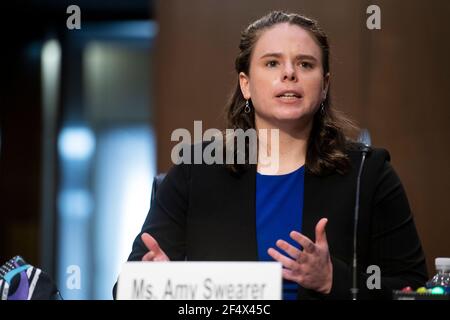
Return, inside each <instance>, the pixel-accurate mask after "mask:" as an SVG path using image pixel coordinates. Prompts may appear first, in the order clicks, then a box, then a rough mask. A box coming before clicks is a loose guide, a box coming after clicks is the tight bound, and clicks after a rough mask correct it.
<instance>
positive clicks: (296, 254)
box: [276, 240, 301, 261]
mask: <svg viewBox="0 0 450 320" xmlns="http://www.w3.org/2000/svg"><path fill="white" fill-rule="evenodd" d="M276 245H277V246H278V247H279V248H280V249H282V250H283V251H285V252H286V253H287V254H288V255H290V256H291V257H292V258H293V259H295V260H297V261H298V259H299V258H300V255H301V251H300V250H299V249H297V248H296V247H294V246H293V245H291V244H290V243H288V242H287V241H284V240H278V241H277V242H276Z"/></svg>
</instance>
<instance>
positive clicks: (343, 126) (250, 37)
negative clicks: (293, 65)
mask: <svg viewBox="0 0 450 320" xmlns="http://www.w3.org/2000/svg"><path fill="white" fill-rule="evenodd" d="M280 23H288V24H291V25H296V26H299V27H301V28H303V29H305V30H306V31H308V32H309V33H310V34H311V36H313V37H314V38H315V39H316V41H317V43H318V44H319V46H320V48H321V52H322V68H323V74H324V75H326V74H327V73H328V72H329V71H330V46H329V44H328V38H327V36H326V34H325V33H324V32H323V31H322V29H320V27H319V26H318V24H317V22H316V21H314V20H313V19H310V18H307V17H305V16H302V15H299V14H295V13H286V12H282V11H273V12H270V13H269V14H267V15H265V16H263V17H262V18H260V19H258V20H256V21H255V22H253V23H251V24H250V25H249V26H248V27H247V28H246V29H245V30H244V31H243V32H242V33H241V40H240V43H239V50H240V51H239V54H238V56H237V58H236V61H235V70H236V72H237V74H238V75H239V73H240V72H244V73H245V74H247V75H249V69H250V60H251V56H252V52H253V48H254V47H255V44H256V42H257V41H258V39H259V37H260V36H261V34H262V33H263V32H264V31H265V30H267V29H269V28H271V27H273V26H274V25H277V24H280ZM245 102H246V100H245V98H244V96H243V95H242V92H241V88H240V86H239V79H238V81H237V84H236V87H235V89H234V92H233V93H232V95H231V96H230V100H229V102H228V104H227V106H226V110H225V113H226V128H232V129H242V130H244V131H245V130H247V129H250V128H253V129H254V128H255V113H254V112H255V111H254V108H251V111H250V112H249V113H245V112H244V108H245ZM323 106H324V107H323V112H321V111H318V112H316V114H315V115H314V120H313V126H312V129H311V133H310V136H309V141H308V147H307V154H306V163H305V168H306V169H307V170H309V172H311V173H313V174H316V175H323V174H326V173H330V172H334V171H337V172H338V173H340V174H344V173H346V172H347V171H348V170H349V168H350V160H349V158H348V156H347V154H346V152H345V150H346V147H347V145H348V144H349V143H351V142H353V140H352V139H351V138H350V136H351V134H352V133H356V131H357V127H356V125H355V124H354V123H353V122H352V121H351V120H350V119H348V118H347V117H346V116H345V115H344V114H343V113H342V112H340V111H338V110H336V109H334V108H332V107H331V95H330V88H328V94H327V96H326V99H325V100H324V101H323ZM246 148H247V152H246V156H247V155H248V144H247V145H246ZM228 168H229V169H231V170H232V171H233V172H239V171H241V170H242V169H244V168H248V163H247V164H246V165H238V164H232V165H228Z"/></svg>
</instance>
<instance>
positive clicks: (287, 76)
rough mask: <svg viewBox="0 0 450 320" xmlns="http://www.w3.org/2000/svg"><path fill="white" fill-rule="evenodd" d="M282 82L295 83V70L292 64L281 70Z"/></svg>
mask: <svg viewBox="0 0 450 320" xmlns="http://www.w3.org/2000/svg"><path fill="white" fill-rule="evenodd" d="M283 81H297V75H296V73H295V68H294V66H293V65H292V64H287V65H286V67H285V68H284V70H283Z"/></svg>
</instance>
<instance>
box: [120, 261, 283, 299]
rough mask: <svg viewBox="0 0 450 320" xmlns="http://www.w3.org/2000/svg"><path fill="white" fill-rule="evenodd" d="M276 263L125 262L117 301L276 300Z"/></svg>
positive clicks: (278, 273) (278, 291) (278, 295)
mask: <svg viewBox="0 0 450 320" xmlns="http://www.w3.org/2000/svg"><path fill="white" fill-rule="evenodd" d="M281 286H282V273H281V264H280V263H278V262H184V261H183V262H178V261H171V262H140V261H139V262H127V263H125V264H124V265H123V268H122V272H121V274H120V276H119V282H118V287H117V299H121V300H280V299H281Z"/></svg>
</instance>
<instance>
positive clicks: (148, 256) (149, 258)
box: [142, 251, 155, 261]
mask: <svg viewBox="0 0 450 320" xmlns="http://www.w3.org/2000/svg"><path fill="white" fill-rule="evenodd" d="M154 258H155V254H154V253H153V251H149V252H147V253H146V254H145V255H144V256H143V257H142V261H153V259H154Z"/></svg>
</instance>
